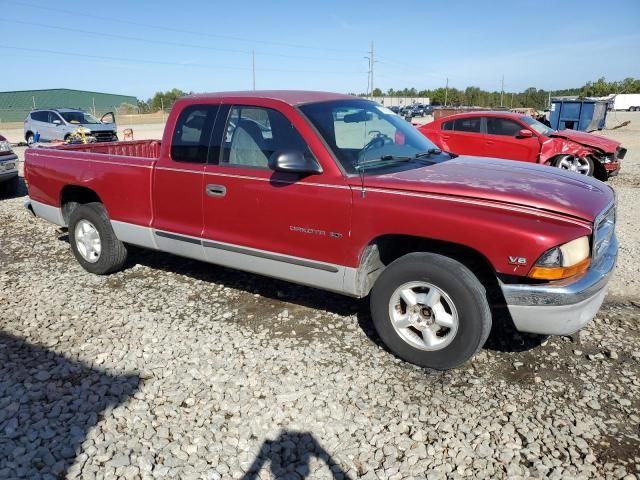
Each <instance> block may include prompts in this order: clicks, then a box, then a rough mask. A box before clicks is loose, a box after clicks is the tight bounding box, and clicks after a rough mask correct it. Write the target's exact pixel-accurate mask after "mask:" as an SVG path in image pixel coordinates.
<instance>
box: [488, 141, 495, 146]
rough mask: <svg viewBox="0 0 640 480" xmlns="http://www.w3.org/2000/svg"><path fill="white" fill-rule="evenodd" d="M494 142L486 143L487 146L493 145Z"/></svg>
mask: <svg viewBox="0 0 640 480" xmlns="http://www.w3.org/2000/svg"><path fill="white" fill-rule="evenodd" d="M494 143H495V142H490V141H487V145H493V144H494Z"/></svg>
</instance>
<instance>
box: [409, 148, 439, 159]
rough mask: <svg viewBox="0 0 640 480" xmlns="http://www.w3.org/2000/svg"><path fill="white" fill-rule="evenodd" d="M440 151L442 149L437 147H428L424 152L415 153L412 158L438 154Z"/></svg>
mask: <svg viewBox="0 0 640 480" xmlns="http://www.w3.org/2000/svg"><path fill="white" fill-rule="evenodd" d="M441 153H442V150H440V149H439V148H430V149H429V150H426V151H424V152H420V153H416V156H415V157H414V158H424V157H428V156H430V155H440V154H441Z"/></svg>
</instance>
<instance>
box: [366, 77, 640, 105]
mask: <svg viewBox="0 0 640 480" xmlns="http://www.w3.org/2000/svg"><path fill="white" fill-rule="evenodd" d="M612 93H640V79H635V78H625V79H624V80H620V81H613V82H609V81H607V80H606V79H605V78H604V77H601V78H599V79H598V80H596V81H594V82H587V83H585V84H584V85H583V86H581V87H577V88H567V89H563V90H544V89H537V88H535V87H530V88H527V89H526V90H524V91H522V92H504V93H501V92H499V91H495V90H494V91H487V90H482V89H480V88H478V87H467V88H465V89H464V90H459V89H457V88H452V87H449V88H445V87H440V88H436V89H433V90H417V89H415V88H404V89H402V90H396V89H393V88H390V89H389V90H387V91H386V92H383V91H382V90H381V89H379V88H375V89H374V90H373V92H372V95H373V96H374V97H382V96H385V95H386V96H391V97H429V99H430V100H431V104H433V105H445V101H446V105H450V106H454V107H458V106H463V105H464V106H477V107H499V106H501V105H502V106H504V107H508V108H519V107H531V108H535V109H538V110H544V109H545V108H547V107H548V104H549V96H551V97H556V96H565V95H567V96H578V97H604V96H607V95H610V94H612ZM359 96H363V97H365V96H367V94H364V93H361V94H360V95H359Z"/></svg>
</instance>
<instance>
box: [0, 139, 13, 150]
mask: <svg viewBox="0 0 640 480" xmlns="http://www.w3.org/2000/svg"><path fill="white" fill-rule="evenodd" d="M10 151H11V144H10V143H9V142H7V141H6V140H2V141H0V152H10Z"/></svg>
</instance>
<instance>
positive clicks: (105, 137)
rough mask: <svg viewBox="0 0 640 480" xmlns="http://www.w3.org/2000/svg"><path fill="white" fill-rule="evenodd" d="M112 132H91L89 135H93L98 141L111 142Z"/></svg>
mask: <svg viewBox="0 0 640 480" xmlns="http://www.w3.org/2000/svg"><path fill="white" fill-rule="evenodd" d="M114 135H115V133H114V132H110V131H107V132H92V133H91V136H93V137H95V138H96V140H97V141H98V142H111V141H112V140H113V136H114Z"/></svg>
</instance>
